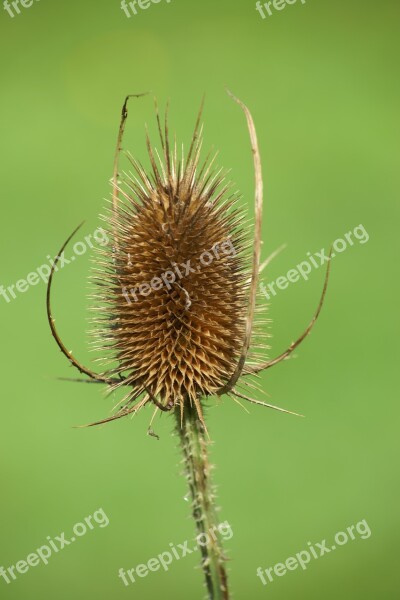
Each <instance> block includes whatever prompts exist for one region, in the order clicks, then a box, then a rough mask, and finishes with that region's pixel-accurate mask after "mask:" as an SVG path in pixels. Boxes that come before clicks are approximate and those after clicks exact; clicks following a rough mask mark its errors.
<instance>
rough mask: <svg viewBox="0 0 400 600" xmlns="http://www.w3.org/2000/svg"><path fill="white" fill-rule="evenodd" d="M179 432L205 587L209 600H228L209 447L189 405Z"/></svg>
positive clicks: (195, 415) (193, 409)
mask: <svg viewBox="0 0 400 600" xmlns="http://www.w3.org/2000/svg"><path fill="white" fill-rule="evenodd" d="M177 429H178V433H179V438H180V442H181V447H182V450H183V455H184V463H185V471H186V478H187V480H188V483H189V489H190V495H191V500H192V514H193V518H194V520H195V523H196V529H197V538H196V540H197V542H198V547H199V550H200V552H201V556H202V561H201V567H202V569H203V573H204V578H205V584H206V588H207V593H208V599H209V600H229V592H228V581H227V574H226V569H225V564H224V563H225V561H226V558H225V557H224V555H223V552H222V544H221V535H220V532H219V529H218V525H219V521H218V518H217V510H216V507H215V503H214V502H215V493H214V488H213V485H212V483H211V478H210V471H211V465H210V463H209V460H208V446H209V444H210V442H209V440H208V439H207V434H206V432H205V430H204V427H203V425H202V423H201V422H200V421H199V419H198V415H197V412H196V410H195V408H194V407H192V406H190V404H189V402H188V403H187V404H186V405H185V410H184V412H183V417H182V422H181V417H180V415H179V414H178V422H177Z"/></svg>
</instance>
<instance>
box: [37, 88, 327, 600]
mask: <svg viewBox="0 0 400 600" xmlns="http://www.w3.org/2000/svg"><path fill="white" fill-rule="evenodd" d="M141 95H142V94H139V95H135V97H139V96H141ZM230 95H231V97H232V98H233V99H234V100H235V101H236V102H237V103H238V104H239V106H240V107H241V108H242V110H243V112H244V114H245V116H246V119H247V125H248V130H249V134H250V140H251V147H252V152H253V159H254V169H255V226H254V235H253V238H254V239H253V241H252V243H251V246H252V257H251V256H249V254H248V247H249V245H248V242H247V239H248V231H249V228H248V226H244V223H243V219H244V215H243V214H242V212H241V211H240V210H239V209H238V205H237V200H238V195H237V194H236V193H233V192H232V188H231V185H230V184H229V183H226V181H225V176H224V173H222V171H221V170H219V171H218V170H216V169H215V167H214V161H215V156H214V157H213V158H211V159H210V157H208V158H207V159H206V160H205V161H204V162H203V163H201V161H200V153H201V146H202V126H201V115H202V107H201V109H200V112H199V115H198V118H197V121H196V125H195V130H194V134H193V138H192V142H191V145H190V148H189V150H188V153H187V156H186V157H184V155H183V149H182V154H181V152H178V147H177V143H176V138H175V139H174V143H173V144H171V142H170V136H169V132H168V118H167V111H166V114H165V120H164V122H163V123H162V122H161V119H160V117H159V112H158V108H157V105H156V118H157V125H158V130H159V136H160V142H161V149H162V153H161V154H162V156H161V157H160V155H159V154H158V152H157V151H156V150H155V149H154V148H153V146H152V144H151V142H150V139H149V136H148V134H147V148H148V154H149V159H150V162H151V167H152V168H151V173H150V174H148V173H147V172H146V170H145V169H144V168H143V166H142V165H141V163H140V162H139V161H138V160H137V159H136V158H134V157H132V156H131V155H128V159H129V161H130V163H131V165H132V168H133V173H130V174H127V175H126V177H125V180H124V181H123V182H122V183H121V181H120V174H119V156H120V152H121V145H122V138H123V134H124V128H125V122H126V118H127V114H128V113H127V103H128V100H129V98H130V97H131V96H128V97H127V98H126V99H125V102H124V105H123V109H122V116H121V122H120V127H119V132H118V140H117V147H116V154H115V161H114V174H113V180H112V183H113V194H112V206H111V209H110V211H109V214H108V215H107V217H106V221H107V223H108V228H109V233H110V237H111V240H112V242H111V244H110V247H109V248H108V249H106V250H105V249H102V250H99V251H98V252H99V255H98V259H97V268H96V270H95V272H94V276H93V279H94V283H95V286H96V292H95V294H94V297H95V301H96V305H95V310H96V318H95V323H96V328H95V335H96V340H97V346H98V348H99V349H100V350H101V352H102V355H103V356H104V357H106V358H107V365H108V366H107V368H106V369H105V370H104V371H103V372H102V373H100V374H99V373H95V372H93V371H92V370H91V369H88V368H86V367H84V366H83V365H82V364H81V363H80V362H78V361H77V360H76V358H75V357H74V356H73V355H72V353H71V352H69V351H68V350H67V349H66V347H65V345H64V344H63V342H62V341H61V338H60V337H59V335H58V333H57V331H56V328H55V324H54V319H53V316H52V312H51V305H50V293H51V286H52V281H53V275H54V271H55V268H56V265H57V261H58V257H59V256H60V255H61V254H62V253H63V252H64V249H65V247H66V246H67V244H68V242H69V241H70V239H71V238H72V236H73V235H74V234H75V233H76V231H77V230H75V231H74V232H73V234H72V235H71V236H70V237H69V238H68V239H67V241H66V242H65V243H64V244H63V246H62V248H61V250H60V252H59V254H58V256H57V257H56V258H55V261H54V264H53V268H52V271H51V274H50V278H49V282H48V289H47V313H48V319H49V324H50V327H51V331H52V334H53V336H54V338H55V340H56V342H57V344H58V346H59V348H60V349H61V351H62V352H63V353H64V354H65V356H66V357H67V358H68V360H69V361H70V362H71V364H72V365H73V366H74V367H75V368H77V369H78V370H79V371H80V373H81V374H83V375H86V376H88V377H89V379H88V380H86V379H85V380H75V381H88V382H89V381H91V382H96V383H103V384H106V385H107V386H108V387H109V389H110V390H111V391H113V390H117V389H119V388H125V389H127V393H126V395H125V396H124V398H123V399H122V401H121V402H120V403H119V404H120V405H121V406H120V407H119V408H118V410H117V411H116V412H115V414H113V415H112V416H111V417H108V418H106V419H103V420H101V421H97V422H96V423H92V424H91V425H90V426H92V425H98V424H101V423H106V422H109V421H113V420H115V419H120V418H121V417H125V416H127V415H129V414H133V413H136V412H137V411H138V410H140V409H141V408H143V407H144V406H146V405H147V404H152V405H153V406H154V412H153V417H152V420H153V418H154V416H155V415H156V414H157V413H158V412H160V411H161V412H171V413H174V414H175V415H176V427H177V431H178V436H179V439H180V443H181V446H182V450H183V455H184V462H185V466H186V467H185V468H186V475H187V478H188V482H189V488H190V492H191V497H192V511H193V516H194V519H195V521H196V526H197V530H198V533H199V534H201V533H206V532H207V531H210V530H211V529H212V528H213V527H216V526H217V524H218V523H217V519H216V509H215V494H214V492H213V487H212V484H211V481H210V465H209V462H208V451H207V447H208V443H209V436H208V432H207V427H206V423H205V417H204V410H203V408H204V406H205V403H206V402H207V399H209V398H211V397H219V396H222V395H227V396H229V397H230V398H232V399H233V400H235V401H236V402H239V403H240V399H242V400H246V401H248V402H251V403H254V404H259V405H262V406H266V407H269V408H273V409H276V410H280V411H283V412H290V411H285V410H284V409H281V408H279V407H277V406H273V405H271V404H267V403H265V402H262V401H260V400H257V399H255V398H252V397H251V396H249V395H248V394H247V393H246V394H245V393H244V392H247V389H246V388H250V387H253V388H254V387H255V385H254V383H253V382H250V381H248V376H250V375H255V374H257V373H260V372H262V371H264V370H266V369H268V368H270V367H272V366H274V365H276V364H278V363H279V362H281V361H282V360H284V359H286V358H287V357H288V356H289V355H290V354H291V353H292V352H293V351H294V349H295V348H296V347H297V346H298V345H299V344H300V343H301V341H302V340H304V338H305V337H306V336H307V334H308V333H310V331H311V329H312V327H313V325H314V323H315V321H316V319H317V317H318V315H319V313H320V310H321V308H322V304H323V300H324V296H325V292H326V288H327V283H328V276H329V264H330V263H329V262H328V268H327V272H326V278H325V283H324V288H323V292H322V295H321V299H320V302H319V305H318V308H317V311H316V313H315V315H314V317H313V319H312V321H311V323H310V324H309V326H308V327H307V329H306V330H305V331H304V333H303V334H302V335H301V336H300V337H299V338H298V339H297V340H296V342H294V343H292V344H291V345H290V346H289V348H288V349H287V350H286V351H285V352H283V353H282V354H281V355H279V356H278V357H276V358H275V359H273V360H269V361H266V360H265V358H262V357H261V356H260V354H259V352H260V350H262V351H264V350H265V348H267V346H266V345H265V343H264V342H265V339H263V338H265V337H266V333H265V329H264V333H263V328H262V325H264V324H265V321H263V320H262V317H263V315H262V314H261V315H257V310H258V307H257V306H256V303H257V302H256V298H257V287H258V276H259V273H260V271H261V270H262V269H263V268H264V267H265V266H266V264H267V263H268V262H269V260H270V259H267V261H264V263H263V264H261V260H260V254H261V252H260V248H261V220H262V199H263V181H262V174H261V160H260V153H259V149H258V143H257V136H256V130H255V127H254V123H253V119H252V116H251V114H250V112H249V110H248V108H247V107H246V106H245V105H244V104H243V103H242V102H241V101H240V100H238V99H237V98H235V97H234V96H233V95H232V94H230ZM223 243H225V244H227V243H229V244H230V247H232V248H234V250H235V251H234V253H231V254H229V255H227V254H223V252H222V251H221V250H218V249H220V248H221V247H222V244H223ZM211 248H213V249H214V256H217V254H218V258H216V259H215V260H212V261H211V262H210V263H209V264H208V265H207V266H205V267H204V268H193V267H192V264H193V263H191V261H192V260H196V259H197V258H198V257H199V256H200V255H202V253H204V252H205V251H209V250H210V249H211ZM187 265H189V268H188V267H187ZM165 273H172V274H174V278H172V277H171V275H170V276H169V279H168V278H166V277H165V276H164V279H162V278H161V276H162V274H165ZM177 275H178V276H179V277H178V279H177ZM154 278H155V279H156V280H157V285H153V286H150V285H149V283H150V282H152V281H153V280H154ZM172 279H174V280H173V281H172ZM160 281H164V283H166V282H168V284H167V285H161V286H160V283H159V282H160ZM138 284H141V285H142V288H140V287H139V291H140V290H141V293H136V292H135V291H133V295H134V298H133V297H132V290H137V287H138ZM149 290H150V291H149ZM261 308H262V311H263V310H265V308H263V307H261ZM262 311H261V312H262ZM260 316H261V319H260V318H259V317H260ZM256 317H257V318H256ZM250 347H251V350H252V351H254V350H256V351H258V353H257V352H256V353H255V354H254V353H253V355H252V356H251V357H250V354H249V350H250ZM239 385H241V386H242V388H244V389H241V388H239ZM150 426H151V423H150ZM149 431H150V433H153V432H152V429H151V427H150V428H149ZM201 552H202V568H203V571H204V576H205V582H206V587H207V592H208V597H209V598H210V599H211V598H212V599H214V598H224V599H227V598H229V592H228V584H227V574H226V568H225V560H226V559H225V557H224V555H223V552H222V548H221V540H220V539H219V538H218V537H217V536H214V537H213V538H212V539H210V540H209V543H208V544H207V545H205V546H202V547H201Z"/></svg>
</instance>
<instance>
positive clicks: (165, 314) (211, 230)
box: [94, 124, 249, 410]
mask: <svg viewBox="0 0 400 600" xmlns="http://www.w3.org/2000/svg"><path fill="white" fill-rule="evenodd" d="M160 135H161V142H162V147H163V160H161V159H160V158H158V163H157V162H156V159H155V155H156V152H155V151H154V150H153V148H152V146H151V144H150V141H149V139H148V138H147V142H148V151H149V156H150V161H151V164H152V173H151V175H150V176H149V175H148V174H147V173H146V172H145V170H144V168H143V167H142V166H141V164H139V163H138V161H136V160H135V159H134V158H132V157H131V156H129V160H130V162H131V164H132V166H133V169H134V173H133V174H131V175H130V176H129V177H127V179H126V181H125V184H126V185H125V186H123V187H124V189H120V190H119V191H120V195H122V196H123V198H124V201H123V202H122V203H120V204H119V209H118V212H114V211H111V213H110V216H109V217H108V218H107V221H108V223H109V229H110V236H111V238H112V242H111V244H110V245H109V248H110V247H112V249H110V250H108V251H104V250H102V251H100V252H101V256H100V257H99V261H98V267H99V268H98V269H97V272H96V274H95V277H94V279H95V281H96V282H97V283H98V293H97V299H98V301H99V303H98V304H99V306H100V307H103V309H101V308H100V315H99V316H98V317H97V319H96V321H97V324H99V323H100V324H101V326H102V327H101V329H99V330H98V331H97V335H98V336H100V339H101V347H102V350H104V348H107V349H108V350H110V349H111V351H112V356H113V357H114V359H116V360H117V361H118V364H119V366H118V367H117V368H116V369H115V371H114V372H116V373H119V374H122V373H124V375H125V376H126V377H127V379H126V380H125V382H124V383H125V384H127V383H128V384H129V385H131V386H132V387H133V388H134V389H135V390H137V391H139V390H141V391H146V392H147V393H149V394H150V396H151V397H152V398H153V399H155V400H156V401H157V402H158V403H159V404H160V406H162V407H165V408H169V407H173V406H176V405H180V406H181V410H183V407H184V404H185V403H186V402H190V403H194V404H195V405H196V406H199V398H200V397H202V396H208V395H212V394H214V393H215V392H216V391H217V390H218V389H220V388H222V387H223V385H224V384H225V383H226V381H227V380H228V379H229V377H230V375H231V374H232V372H233V371H234V369H235V367H236V364H237V361H238V357H239V354H240V350H241V348H242V345H243V338H244V335H245V319H246V297H247V295H248V281H249V271H248V269H247V268H246V266H247V264H248V261H247V257H246V252H245V250H246V248H245V246H244V242H245V237H244V230H243V224H242V220H243V217H242V215H241V214H240V212H239V211H238V210H237V208H236V207H235V204H236V202H237V195H236V194H230V189H231V188H230V186H229V185H225V182H224V177H223V176H222V175H221V174H220V172H218V173H215V172H214V171H213V168H212V163H213V161H209V160H206V161H205V163H204V164H203V165H202V166H201V168H200V164H199V155H200V148H201V140H202V135H201V132H200V133H199V131H198V124H197V126H196V130H195V133H194V137H193V141H192V145H191V148H190V150H189V153H188V157H187V159H186V160H184V159H183V158H182V159H179V160H178V158H177V147H176V142H175V145H174V148H173V152H171V153H170V151H169V142H168V130H167V127H166V128H165V135H163V134H161V128H160ZM136 397H137V395H136Z"/></svg>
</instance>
